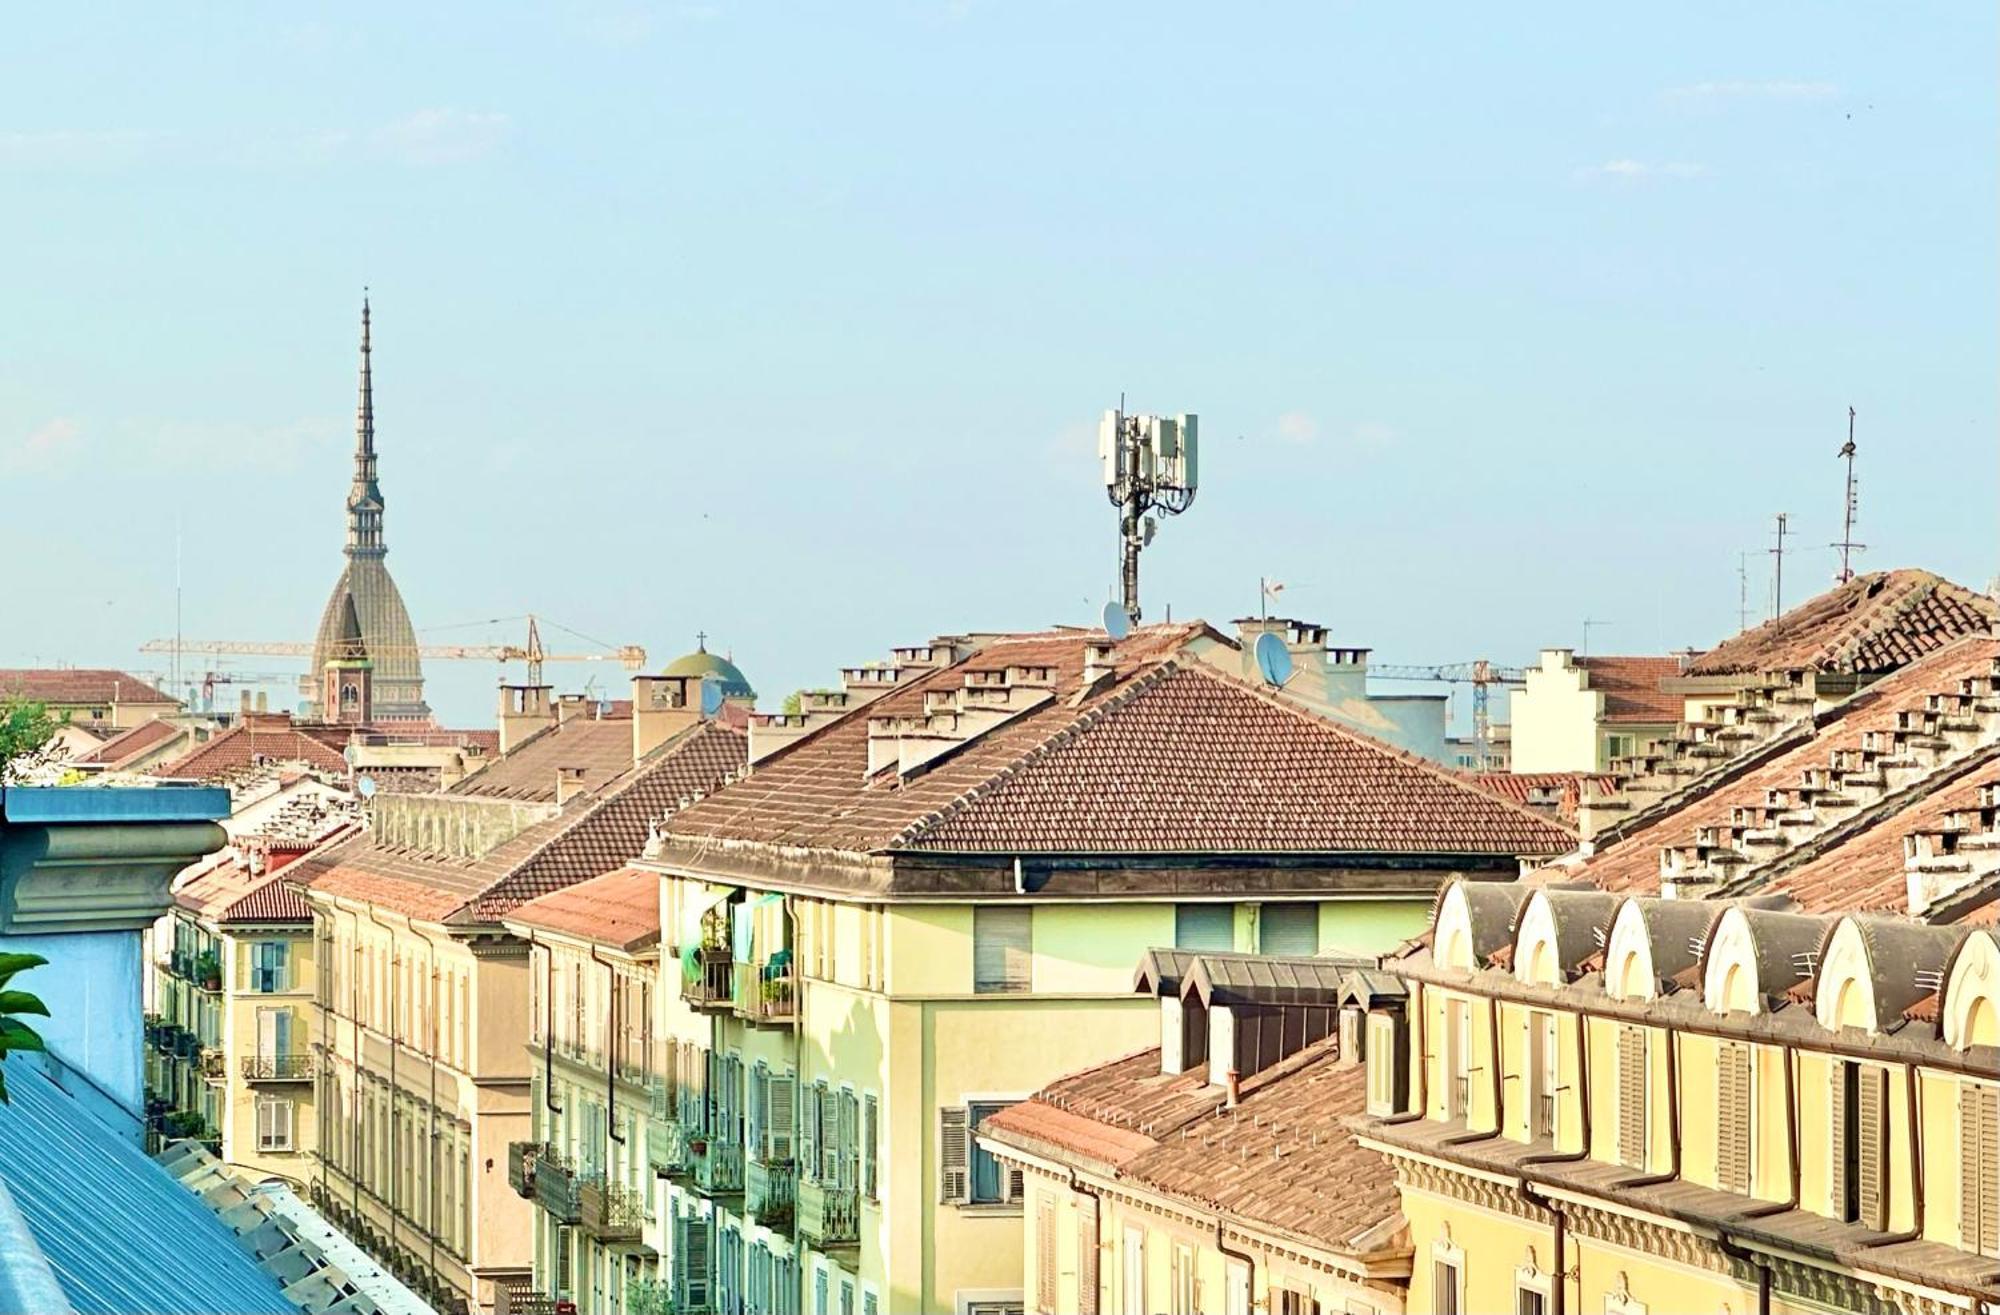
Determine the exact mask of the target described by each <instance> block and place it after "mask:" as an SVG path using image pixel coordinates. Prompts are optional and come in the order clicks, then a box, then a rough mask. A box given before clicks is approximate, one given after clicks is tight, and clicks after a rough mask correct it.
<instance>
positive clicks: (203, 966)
mask: <svg viewBox="0 0 2000 1315" xmlns="http://www.w3.org/2000/svg"><path fill="white" fill-rule="evenodd" d="M194 975H195V979H196V980H197V981H199V982H200V983H201V985H202V989H204V990H208V991H220V990H221V989H222V960H221V959H220V958H219V957H217V955H216V953H215V951H214V950H203V951H202V952H201V953H200V954H198V955H196V956H195V960H194Z"/></svg>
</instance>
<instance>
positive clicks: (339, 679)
mask: <svg viewBox="0 0 2000 1315" xmlns="http://www.w3.org/2000/svg"><path fill="white" fill-rule="evenodd" d="M320 717H321V719H322V720H325V721H330V722H334V723H336V724H338V725H342V726H365V725H367V724H368V723H369V722H371V721H373V720H374V717H375V663H374V661H373V660H372V659H371V658H370V657H369V656H368V645H367V643H366V642H364V641H363V640H362V638H361V617H360V615H359V614H358V613H356V612H355V610H354V595H353V594H351V593H350V594H345V595H343V596H342V600H341V616H340V638H339V640H338V641H336V642H335V643H334V645H333V647H332V649H331V651H330V652H329V654H328V656H327V659H326V665H325V667H324V669H323V670H322V672H321V687H320Z"/></svg>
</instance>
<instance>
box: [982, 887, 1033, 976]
mask: <svg viewBox="0 0 2000 1315" xmlns="http://www.w3.org/2000/svg"><path fill="white" fill-rule="evenodd" d="M1033 935H1034V911H1033V910H1032V909H1024V908H1009V907H991V908H989V907H983V906H982V907H976V908H974V909H973V911H972V989H973V990H974V991H977V992H988V991H1025V990H1027V989H1028V987H1029V978H1030V974H1029V961H1030V958H1031V951H1032V946H1033Z"/></svg>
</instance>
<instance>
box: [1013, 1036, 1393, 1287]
mask: <svg viewBox="0 0 2000 1315" xmlns="http://www.w3.org/2000/svg"><path fill="white" fill-rule="evenodd" d="M1366 1097H1367V1070H1366V1069H1365V1068H1364V1067H1363V1066H1362V1065H1359V1064H1341V1063H1339V1062H1338V1056H1337V1053H1336V1047H1335V1044H1334V1042H1333V1041H1331V1040H1329V1041H1327V1042H1323V1043H1321V1044H1318V1045H1315V1046H1311V1047H1308V1048H1307V1049H1305V1050H1303V1051H1300V1052H1299V1053H1298V1054H1296V1055H1293V1056H1292V1057H1290V1058H1289V1059H1287V1060H1284V1061H1282V1062H1281V1063H1279V1064H1277V1065H1275V1066H1273V1067H1272V1068H1271V1069H1269V1070H1267V1071H1265V1072H1263V1073H1259V1074H1257V1075H1255V1076H1253V1077H1252V1078H1250V1079H1249V1080H1247V1081H1246V1082H1244V1083H1243V1084H1242V1100H1241V1102H1240V1103H1239V1104H1238V1106H1237V1108H1236V1109H1234V1110H1225V1109H1224V1108H1223V1106H1224V1103H1225V1095H1224V1092H1223V1091H1222V1089H1221V1088H1219V1087H1211V1086H1208V1085H1207V1081H1206V1074H1205V1072H1200V1071H1196V1072H1189V1073H1180V1074H1172V1075H1163V1074H1161V1072H1160V1052H1159V1051H1158V1050H1147V1051H1142V1052H1140V1053H1139V1054H1136V1055H1128V1056H1126V1057H1125V1058H1123V1059H1116V1060H1113V1061H1111V1062H1110V1063H1108V1064H1102V1065H1099V1066H1098V1067H1096V1068H1091V1069H1086V1070H1084V1071H1083V1072H1081V1073H1075V1074H1072V1075H1070V1076H1069V1077H1066V1078H1063V1079H1061V1080H1060V1081H1057V1082H1054V1083H1052V1084H1050V1085H1049V1086H1048V1087H1047V1088H1045V1089H1044V1090H1043V1091H1041V1092H1038V1093H1036V1095H1035V1096H1033V1097H1032V1098H1030V1099H1029V1100H1027V1101H1023V1102H1022V1103H1020V1104H1018V1105H1014V1106H1010V1107H1009V1108H1007V1109H1004V1110H1001V1111H1000V1112H998V1113H996V1114H994V1115H992V1116H991V1117H989V1118H988V1119H986V1120H985V1121H984V1122H982V1123H981V1124H980V1128H981V1131H982V1133H983V1134H984V1135H988V1136H990V1137H992V1138H993V1139H994V1140H996V1141H999V1142H1002V1143H1004V1144H1008V1145H1014V1146H1018V1147H1020V1148H1021V1149H1023V1150H1027V1151H1030V1152H1031V1153H1035V1154H1039V1155H1042V1156H1045V1157H1049V1158H1054V1159H1056V1160H1057V1161H1058V1162H1063V1161H1069V1162H1072V1163H1075V1164H1076V1165H1077V1167H1079V1168H1086V1169H1092V1170H1095V1171H1098V1172H1106V1173H1110V1174H1113V1175H1115V1176H1116V1177H1117V1178H1118V1179H1120V1180H1123V1181H1126V1182H1130V1183H1133V1184H1135V1185H1137V1186H1140V1187H1144V1188H1149V1189H1151V1190H1153V1191H1155V1192H1158V1193H1160V1194H1162V1195H1165V1196H1168V1197H1171V1198H1174V1199H1177V1200H1180V1201H1183V1202H1186V1203H1189V1204H1191V1205H1194V1206H1196V1207H1198V1208H1200V1209H1202V1210H1205V1211H1212V1212H1216V1213H1219V1214H1223V1215H1227V1216H1229V1217H1231V1218H1234V1219H1238V1220H1242V1221H1244V1222H1245V1223H1248V1224H1251V1225H1254V1226H1259V1227H1264V1228H1269V1229H1272V1230H1275V1231H1279V1232H1283V1233H1286V1234H1289V1235H1291V1236H1294V1237H1298V1238H1301V1239H1304V1240H1306V1241H1308V1242H1310V1243H1314V1244H1317V1245H1320V1246H1323V1247H1326V1248H1328V1249H1330V1250H1333V1251H1336V1252H1344V1253H1347V1254H1350V1255H1352V1254H1357V1253H1360V1254H1374V1253H1378V1252H1381V1251H1385V1250H1393V1249H1396V1248H1406V1246H1407V1243H1406V1242H1405V1241H1403V1240H1401V1239H1397V1240H1394V1241H1389V1242H1385V1243H1383V1244H1380V1245H1374V1244H1370V1243H1364V1242H1361V1241H1359V1239H1361V1238H1362V1237H1363V1235H1364V1234H1370V1233H1371V1232H1374V1231H1375V1230H1377V1229H1378V1228H1379V1226H1381V1225H1383V1224H1385V1223H1389V1222H1390V1221H1392V1220H1395V1219H1396V1218H1397V1217H1398V1216H1399V1215H1400V1213H1401V1201H1400V1198H1399V1196H1398V1194H1397V1191H1396V1182H1395V1175H1394V1174H1393V1173H1392V1172H1391V1171H1390V1168H1389V1165H1388V1163H1387V1161H1385V1160H1384V1159H1383V1158H1382V1157H1381V1156H1380V1155H1378V1154H1377V1153H1376V1152H1374V1151H1371V1150H1368V1149H1366V1148H1364V1147H1363V1146H1361V1144H1360V1143H1359V1142H1357V1141H1356V1140H1355V1139H1354V1134H1353V1133H1352V1132H1350V1131H1349V1130H1348V1128H1347V1120H1348V1119H1349V1118H1351V1117H1353V1116H1356V1115H1359V1114H1361V1113H1362V1112H1363V1110H1364V1108H1365V1106H1366ZM1376 1236H1378V1237H1379V1236H1381V1234H1380V1233H1377V1234H1376Z"/></svg>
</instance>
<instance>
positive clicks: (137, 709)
mask: <svg viewBox="0 0 2000 1315" xmlns="http://www.w3.org/2000/svg"><path fill="white" fill-rule="evenodd" d="M0 701H5V702H16V701H18V702H23V703H40V704H45V705H46V706H47V707H48V710H49V712H50V713H51V714H52V715H54V716H55V717H56V718H57V719H59V720H60V719H64V718H67V719H69V720H70V721H72V722H76V723H80V724H82V725H86V726H90V727H93V728H96V729H98V730H101V731H103V732H104V733H105V734H107V735H108V734H109V733H110V732H112V731H118V730H124V729H127V728H128V727H133V726H138V725H140V724H141V723H143V722H148V721H151V720H152V719H153V718H155V717H166V716H170V715H171V714H173V713H176V712H179V711H180V708H181V704H180V701H179V700H178V699H176V698H174V697H173V696H172V695H171V694H163V693H161V692H160V691H159V690H157V689H155V688H153V686H152V685H150V684H148V683H147V682H146V681H143V680H141V679H139V678H138V677H137V676H134V675H131V674H130V673H128V672H124V671H113V670H110V669H108V668H101V667H13V668H7V669H0ZM77 747H78V748H79V749H81V750H84V751H88V749H90V748H93V747H95V746H94V744H81V743H79V744H78V746H77Z"/></svg>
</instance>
